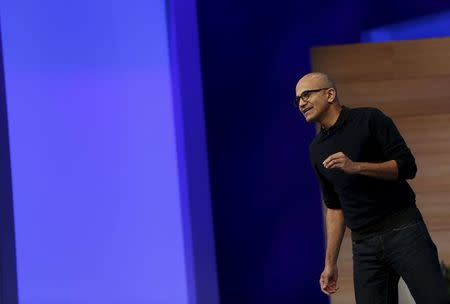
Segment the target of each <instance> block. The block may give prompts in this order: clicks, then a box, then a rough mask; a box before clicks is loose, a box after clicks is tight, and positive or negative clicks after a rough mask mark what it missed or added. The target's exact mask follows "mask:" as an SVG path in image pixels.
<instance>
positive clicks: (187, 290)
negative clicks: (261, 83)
mask: <svg viewBox="0 0 450 304" xmlns="http://www.w3.org/2000/svg"><path fill="white" fill-rule="evenodd" d="M166 3H167V2H166V1H164V0H151V1H143V0H142V1H140V0H138V1H129V2H127V1H119V0H114V1H106V0H94V1H88V0H79V1H56V0H42V1H39V2H36V1H27V0H26V1H20V2H17V1H12V0H4V1H2V2H1V25H2V36H3V37H2V39H3V57H4V58H3V60H4V75H5V83H6V99H7V107H8V119H9V135H10V151H11V167H12V168H11V174H12V184H13V189H12V190H13V201H14V216H15V229H16V249H17V275H18V289H19V302H20V303H21V304H41V303H42V304H53V303H55V304H56V303H58V304H61V303H64V304H71V303H74V304H75V303H76V304H79V303H83V304H88V303H96V304H100V303H108V304H111V303H127V304H128V303H152V304H153V303H154V304H159V303H161V304H163V303H167V304H184V303H190V304H193V303H196V301H197V300H196V299H197V294H198V293H199V291H198V289H199V283H198V282H196V275H198V274H196V272H195V271H196V267H198V265H196V264H195V261H194V254H193V250H194V249H193V247H195V246H196V244H193V241H192V240H195V236H194V235H192V232H191V231H190V229H191V225H190V220H191V217H193V215H192V214H193V212H192V210H190V203H191V201H190V199H191V198H192V196H189V193H190V192H189V189H190V188H189V187H190V186H191V185H187V184H186V183H187V180H186V178H185V175H186V171H188V169H185V168H184V167H186V166H187V163H188V162H189V161H191V160H192V159H186V158H185V156H184V154H183V153H184V151H185V148H184V147H183V146H182V145H183V144H184V142H183V141H182V140H180V139H179V136H182V135H183V132H184V131H183V125H182V123H180V122H177V121H176V119H175V118H177V119H179V120H181V119H183V117H181V116H180V115H181V114H179V112H177V111H174V101H175V102H176V103H175V106H176V107H177V106H179V103H181V102H182V101H183V98H182V97H179V96H178V93H177V90H175V89H176V88H174V87H173V86H172V85H173V84H176V83H177V81H181V80H176V79H174V78H172V76H173V75H175V76H174V77H175V78H176V77H179V75H178V74H175V73H174V71H176V70H177V68H176V67H174V66H171V63H172V65H173V64H174V61H173V60H172V61H171V58H170V52H169V40H168V37H169V36H168V29H167V26H168V24H167V20H166V12H167V11H168V8H167V7H166ZM189 3H190V2H189ZM190 5H191V7H192V8H193V7H194V2H192V3H190ZM191 11H193V10H191ZM192 18H194V19H193V20H191V21H190V23H189V24H190V26H191V27H192V26H195V22H193V21H195V14H194V15H193V17H192ZM192 50H193V53H192V54H190V55H192V56H193V55H195V48H194V47H192ZM194 59H195V58H194ZM184 60H188V59H186V58H185V59H184ZM197 85H200V82H198V83H197ZM174 92H175V95H176V96H175V97H176V98H175V99H174V94H173V93H174ZM199 96H200V95H199ZM191 102H193V103H198V104H200V105H201V99H197V100H193V101H192V100H191ZM196 109H198V110H199V111H201V107H197V108H196ZM174 113H178V114H177V115H174ZM200 113H201V112H200ZM200 125H201V123H200ZM200 131H201V132H199V133H196V132H195V129H194V130H190V136H191V137H192V138H193V139H194V140H196V142H199V143H202V139H203V146H201V145H200V146H198V147H197V149H199V150H201V149H203V152H204V153H206V152H205V144H204V137H202V136H204V134H203V133H202V132H203V131H202V130H201V129H200ZM180 145H181V146H180ZM177 153H178V154H177ZM180 153H181V154H180ZM204 157H205V158H206V154H205V155H204ZM199 161H200V163H201V161H202V160H201V159H200V160H199ZM203 162H206V160H205V159H203ZM201 170H206V166H204V167H200V173H199V176H201V178H203V180H199V182H202V185H203V188H202V189H200V190H198V191H197V193H199V192H201V194H202V195H203V199H204V201H203V203H202V204H203V205H202V204H200V205H201V206H203V207H205V206H207V203H208V202H209V201H208V190H207V187H208V183H207V180H206V182H205V179H207V174H206V173H205V172H206V171H201ZM180 172H182V174H181V175H180V174H179V173H180ZM200 205H199V203H197V206H200ZM208 210H209V209H208V208H207V207H205V208H204V209H202V210H201V212H200V211H199V212H197V213H195V214H197V215H198V214H199V216H208ZM203 222H204V223H206V224H207V225H206V226H204V227H203V232H202V233H203V235H201V236H200V237H201V239H204V240H207V241H208V242H205V243H204V244H206V245H205V246H209V247H207V248H203V249H204V251H202V252H206V254H205V256H203V258H205V259H204V261H205V263H211V264H210V265H209V266H210V267H209V268H208V266H205V267H204V268H205V269H206V268H208V269H209V270H208V271H210V273H209V275H206V276H205V275H204V274H202V275H203V277H208V278H214V276H215V268H214V259H213V257H214V255H213V251H214V250H213V249H212V239H211V238H212V237H211V233H210V229H211V226H210V225H211V223H210V219H209V218H207V219H203ZM208 225H209V226H208ZM194 232H195V231H194ZM191 237H192V239H191ZM201 257H202V256H200V258H201ZM214 283H215V281H214V280H213V281H212V285H214ZM214 292H215V289H212V292H211V295H210V297H211V298H214V297H215V296H217V295H215V294H214ZM210 303H214V302H210Z"/></svg>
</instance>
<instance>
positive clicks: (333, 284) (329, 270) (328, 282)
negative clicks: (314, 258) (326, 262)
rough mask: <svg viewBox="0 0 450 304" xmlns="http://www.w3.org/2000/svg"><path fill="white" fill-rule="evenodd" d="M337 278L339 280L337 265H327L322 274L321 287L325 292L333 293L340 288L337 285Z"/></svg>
mask: <svg viewBox="0 0 450 304" xmlns="http://www.w3.org/2000/svg"><path fill="white" fill-rule="evenodd" d="M337 280H338V268H337V266H334V267H327V266H325V269H324V270H323V272H322V274H321V275H320V289H322V292H323V293H325V294H327V295H332V294H333V293H335V292H336V291H338V289H339V287H338V285H337Z"/></svg>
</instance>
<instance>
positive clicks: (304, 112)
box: [303, 108, 312, 114]
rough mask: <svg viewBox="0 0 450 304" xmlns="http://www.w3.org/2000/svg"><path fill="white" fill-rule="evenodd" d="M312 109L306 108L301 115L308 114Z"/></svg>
mask: <svg viewBox="0 0 450 304" xmlns="http://www.w3.org/2000/svg"><path fill="white" fill-rule="evenodd" d="M311 109H312V108H308V109H306V110H304V111H303V114H306V112H308V111H309V110H311Z"/></svg>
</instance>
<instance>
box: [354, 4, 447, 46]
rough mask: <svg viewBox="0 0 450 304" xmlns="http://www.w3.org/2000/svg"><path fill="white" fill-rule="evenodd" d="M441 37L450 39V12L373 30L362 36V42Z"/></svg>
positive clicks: (365, 32)
mask: <svg viewBox="0 0 450 304" xmlns="http://www.w3.org/2000/svg"><path fill="white" fill-rule="evenodd" d="M440 37H450V11H445V12H440V13H437V14H431V15H427V16H423V17H418V18H414V19H412V20H408V21H404V22H400V23H395V24H391V25H386V26H381V27H377V28H372V29H370V30H367V31H364V32H363V33H362V34H361V42H387V41H399V40H413V39H425V38H440Z"/></svg>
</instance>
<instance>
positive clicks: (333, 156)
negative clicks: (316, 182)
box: [322, 152, 339, 165]
mask: <svg viewBox="0 0 450 304" xmlns="http://www.w3.org/2000/svg"><path fill="white" fill-rule="evenodd" d="M338 154H339V152H338V153H334V154H331V155H329V156H328V157H327V158H326V159H325V160H324V161H323V163H322V164H324V165H325V164H326V163H328V162H329V161H330V160H333V159H334V158H336V157H337V156H338Z"/></svg>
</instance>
